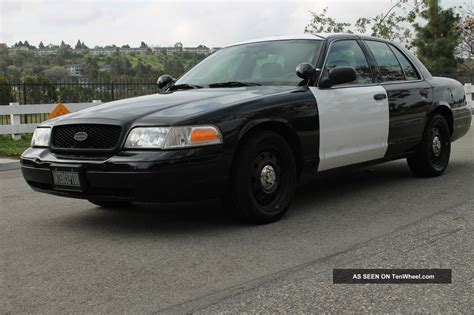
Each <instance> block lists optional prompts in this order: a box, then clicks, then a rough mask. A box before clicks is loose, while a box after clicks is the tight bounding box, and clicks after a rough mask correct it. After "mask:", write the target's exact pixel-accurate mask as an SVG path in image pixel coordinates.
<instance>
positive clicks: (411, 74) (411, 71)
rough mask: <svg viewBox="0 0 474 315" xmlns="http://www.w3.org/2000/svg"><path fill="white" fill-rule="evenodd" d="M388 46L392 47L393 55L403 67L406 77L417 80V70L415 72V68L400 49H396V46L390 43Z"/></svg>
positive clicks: (418, 77)
mask: <svg viewBox="0 0 474 315" xmlns="http://www.w3.org/2000/svg"><path fill="white" fill-rule="evenodd" d="M390 48H392V51H393V53H394V54H395V56H397V59H398V61H399V62H400V65H401V66H402V68H403V72H405V77H406V79H407V80H419V79H420V76H419V75H418V72H416V70H415V68H414V67H413V65H412V64H411V62H410V61H409V60H408V58H407V57H406V56H405V55H404V54H403V53H402V52H401V51H400V50H398V48H396V47H394V46H392V45H390Z"/></svg>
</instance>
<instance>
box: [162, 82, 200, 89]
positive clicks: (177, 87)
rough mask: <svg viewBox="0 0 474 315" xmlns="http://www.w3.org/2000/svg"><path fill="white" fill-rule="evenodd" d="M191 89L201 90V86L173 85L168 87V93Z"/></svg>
mask: <svg viewBox="0 0 474 315" xmlns="http://www.w3.org/2000/svg"><path fill="white" fill-rule="evenodd" d="M191 89H202V86H200V85H196V84H187V83H184V84H175V85H172V86H170V88H169V90H170V91H176V90H191Z"/></svg>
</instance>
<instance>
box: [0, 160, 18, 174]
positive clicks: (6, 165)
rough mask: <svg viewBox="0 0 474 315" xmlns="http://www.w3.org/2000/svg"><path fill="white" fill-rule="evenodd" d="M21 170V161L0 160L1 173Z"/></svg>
mask: <svg viewBox="0 0 474 315" xmlns="http://www.w3.org/2000/svg"><path fill="white" fill-rule="evenodd" d="M19 168H20V160H15V159H8V158H0V172H3V171H11V170H17V169H19Z"/></svg>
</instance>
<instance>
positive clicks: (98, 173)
mask: <svg viewBox="0 0 474 315" xmlns="http://www.w3.org/2000/svg"><path fill="white" fill-rule="evenodd" d="M158 85H159V86H160V87H161V88H162V91H163V92H162V93H160V94H155V95H148V96H142V97H137V98H132V99H126V100H121V101H116V102H111V103H107V104H103V105H99V106H96V107H92V108H89V109H87V110H83V111H79V112H76V113H72V114H69V115H65V116H61V117H59V118H56V119H53V120H50V121H47V122H45V123H44V124H42V125H41V126H39V127H38V128H37V129H36V131H35V133H34V136H33V140H32V144H31V148H29V149H27V150H26V151H25V152H24V153H23V156H22V158H21V166H22V172H23V175H24V178H25V179H26V181H27V182H28V184H29V185H30V186H31V187H32V188H33V189H34V190H37V191H40V192H45V193H50V194H55V195H60V196H65V197H73V198H84V199H88V200H89V201H91V202H92V203H94V204H96V205H100V206H103V207H108V206H112V207H113V206H124V205H127V204H130V203H131V202H134V201H140V202H147V201H150V202H153V201H183V200H195V199H207V198H223V199H224V200H226V201H227V205H228V206H227V207H224V209H226V210H228V209H234V210H236V212H237V213H239V214H241V215H242V216H244V217H245V218H247V219H248V220H250V221H252V222H257V223H266V222H271V221H275V220H278V219H279V218H281V217H282V216H283V215H284V213H285V212H286V211H287V210H288V208H289V205H290V202H291V199H292V197H293V194H294V192H295V188H296V185H297V182H298V178H299V177H300V175H302V174H303V173H309V174H321V173H323V172H327V171H331V170H341V169H346V168H347V167H360V166H365V165H369V164H375V163H382V162H387V161H391V160H395V159H402V158H406V159H407V161H408V166H409V167H410V169H411V171H412V172H413V173H414V174H415V175H417V176H438V175H441V174H442V173H443V172H444V171H445V169H446V167H447V166H448V161H449V157H450V148H451V142H452V141H454V140H456V139H459V138H460V137H462V136H463V135H465V134H466V133H467V131H468V129H469V127H470V124H471V113H470V110H469V108H468V106H467V103H466V97H465V93H464V89H463V86H462V85H461V84H460V83H459V82H457V81H455V80H452V79H447V78H437V77H432V76H431V74H430V73H429V71H428V70H427V69H426V68H425V67H424V66H423V64H422V63H421V62H420V61H419V60H418V59H417V58H416V57H415V56H414V55H412V54H411V53H410V52H409V51H407V50H406V49H404V48H403V47H401V46H400V45H398V44H396V43H393V42H389V41H386V40H381V39H377V38H370V37H361V36H356V35H349V34H336V35H308V34H305V35H297V36H280V37H272V38H265V39H260V40H253V41H248V42H244V43H239V44H235V45H231V46H228V47H226V48H224V49H222V50H220V51H218V52H216V53H214V54H212V55H211V56H209V57H208V58H206V59H204V60H203V61H202V62H201V63H199V64H198V65H196V66H195V67H194V68H192V69H191V70H189V71H188V72H187V73H185V74H184V75H183V76H181V77H180V78H179V79H178V80H175V79H174V78H172V77H170V76H167V75H164V76H161V77H160V78H159V80H158Z"/></svg>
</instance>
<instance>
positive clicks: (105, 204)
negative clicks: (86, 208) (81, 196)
mask: <svg viewBox="0 0 474 315" xmlns="http://www.w3.org/2000/svg"><path fill="white" fill-rule="evenodd" d="M89 202H90V203H92V204H94V205H96V206H99V207H101V208H125V207H128V206H130V205H131V204H132V203H131V202H130V201H102V200H94V199H89Z"/></svg>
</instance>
